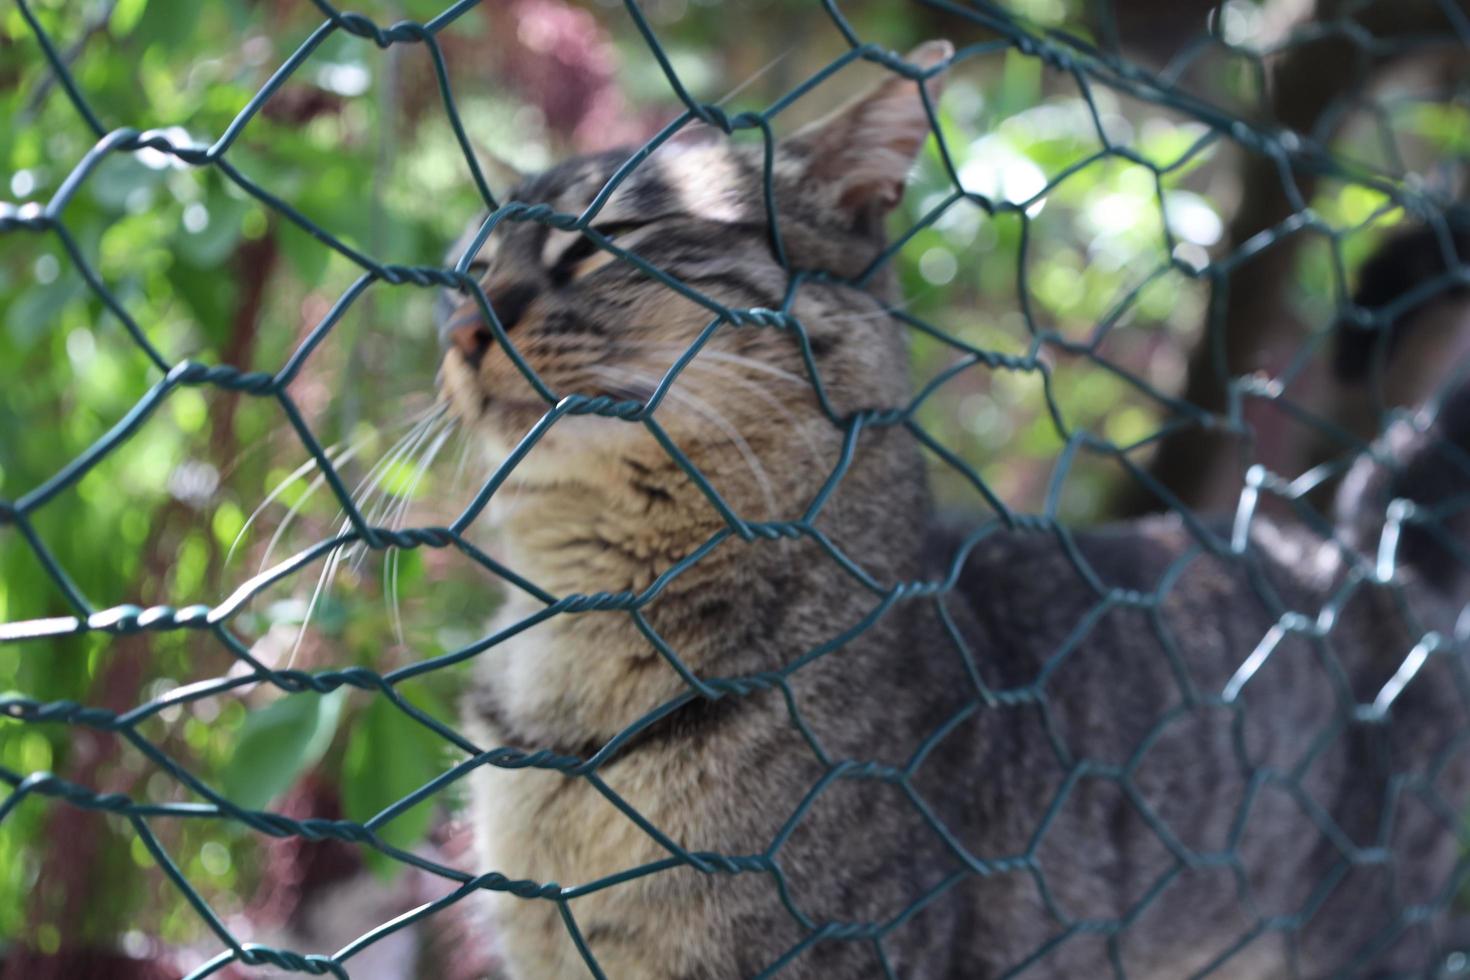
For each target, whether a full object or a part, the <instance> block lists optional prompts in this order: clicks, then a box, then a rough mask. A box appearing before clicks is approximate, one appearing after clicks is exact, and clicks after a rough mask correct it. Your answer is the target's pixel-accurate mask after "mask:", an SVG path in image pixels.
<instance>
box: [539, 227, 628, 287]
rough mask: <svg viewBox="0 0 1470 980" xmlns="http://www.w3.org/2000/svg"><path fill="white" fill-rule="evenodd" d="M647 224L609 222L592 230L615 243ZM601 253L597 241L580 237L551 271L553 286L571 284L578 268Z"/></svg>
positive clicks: (558, 258) (564, 252) (566, 249)
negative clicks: (620, 237) (619, 237)
mask: <svg viewBox="0 0 1470 980" xmlns="http://www.w3.org/2000/svg"><path fill="white" fill-rule="evenodd" d="M647 224H648V222H647V221H609V222H607V223H606V224H602V225H594V226H593V227H592V230H593V231H595V232H597V233H598V234H599V235H601V236H602V237H603V238H605V239H607V240H608V241H615V240H616V239H617V238H618V236H619V235H625V234H627V233H628V232H630V231H632V230H634V229H635V228H642V227H644V226H645V225H647ZM599 251H601V248H600V247H599V246H598V243H597V242H596V241H594V240H593V239H592V238H591V237H589V236H587V235H579V236H578V237H577V240H576V241H574V242H572V243H571V244H570V245H568V246H567V247H566V248H565V249H564V250H563V251H562V253H561V255H560V256H558V257H557V260H556V263H555V264H554V265H553V266H552V267H551V269H550V270H549V272H548V275H549V276H550V277H551V282H552V285H554V286H564V285H566V284H567V283H569V282H571V281H572V279H573V278H575V274H576V272H577V266H578V265H580V264H581V263H582V262H583V261H585V260H586V259H589V258H591V257H592V256H594V255H596V254H597V253H598V252H599Z"/></svg>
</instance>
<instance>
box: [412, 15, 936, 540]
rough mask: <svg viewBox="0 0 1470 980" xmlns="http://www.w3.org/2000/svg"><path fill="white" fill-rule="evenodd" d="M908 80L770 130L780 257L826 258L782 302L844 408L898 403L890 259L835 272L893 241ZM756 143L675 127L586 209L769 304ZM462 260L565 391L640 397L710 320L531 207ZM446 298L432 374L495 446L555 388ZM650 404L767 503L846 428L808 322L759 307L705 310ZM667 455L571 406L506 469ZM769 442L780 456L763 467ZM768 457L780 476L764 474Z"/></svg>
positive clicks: (709, 468)
mask: <svg viewBox="0 0 1470 980" xmlns="http://www.w3.org/2000/svg"><path fill="white" fill-rule="evenodd" d="M952 55H953V48H952V46H951V45H950V44H949V43H948V42H944V41H931V42H929V43H927V44H924V45H922V46H921V47H919V48H918V49H917V50H915V51H914V52H912V53H911V54H910V55H909V57H908V59H907V60H908V61H909V62H910V63H911V64H913V65H915V66H916V67H918V68H920V69H926V70H928V69H934V68H936V67H937V66H939V65H941V64H944V63H946V62H947V61H948V60H949V59H950V58H951V57H952ZM919 84H920V83H919V82H917V81H915V80H913V79H909V78H905V77H903V76H901V75H898V74H891V75H890V76H889V77H888V78H887V79H885V80H884V81H883V82H882V83H881V84H879V85H878V86H877V87H876V88H874V89H873V90H871V91H870V92H868V93H867V94H866V95H864V96H862V97H861V98H859V99H857V100H855V101H853V102H851V103H849V104H848V105H847V106H845V107H844V108H842V109H840V110H838V111H837V112H836V113H834V114H833V115H831V116H829V117H828V118H826V119H824V120H821V121H819V122H817V123H815V124H813V125H810V126H808V127H806V128H804V129H802V130H800V131H798V132H796V133H795V134H792V135H791V136H788V137H786V138H784V139H781V140H779V141H777V142H776V144H775V146H774V152H773V154H772V159H771V161H770V174H771V181H770V188H771V191H772V192H773V198H774V200H773V202H772V203H773V205H774V210H775V213H776V224H777V227H778V228H779V240H780V244H781V247H782V248H783V249H784V253H785V256H786V261H787V265H788V266H789V268H790V269H791V270H793V271H803V272H812V273H823V274H825V276H818V277H816V279H815V280H812V281H807V282H804V283H803V284H802V285H801V287H800V288H799V289H797V290H796V291H795V294H794V297H795V298H794V300H791V301H790V305H789V310H790V312H791V313H793V314H794V315H795V316H796V317H797V318H798V319H799V320H800V322H801V324H802V325H803V327H804V328H805V332H806V336H807V338H808V340H809V347H810V351H811V354H812V357H813V360H814V362H815V365H816V369H817V373H818V375H819V376H820V380H821V384H822V387H823V389H824V390H825V393H826V395H827V399H828V403H829V406H830V407H831V408H832V409H833V410H835V412H836V413H838V414H842V413H848V412H852V411H855V410H859V409H863V408H892V407H895V406H898V405H901V404H902V403H903V401H904V399H905V398H906V396H907V392H908V386H909V379H908V360H907V354H906V344H905V334H904V330H903V328H902V326H901V325H900V324H898V323H897V322H896V321H894V320H893V319H892V318H891V317H890V316H888V315H887V314H886V313H885V312H884V306H885V305H886V304H887V303H890V302H892V300H893V299H894V297H893V296H892V295H890V291H891V285H890V280H891V277H890V276H888V275H886V274H885V273H884V271H883V270H880V271H879V273H878V274H876V275H873V276H870V277H868V279H867V280H866V282H865V284H864V285H863V286H862V287H859V286H855V285H839V284H836V283H835V282H831V281H827V280H829V279H830V280H853V279H856V278H857V277H859V276H860V275H862V274H863V273H864V271H865V270H867V269H868V268H869V266H870V265H871V264H872V263H873V262H874V260H875V259H877V258H878V257H879V256H880V254H881V253H882V251H883V249H884V247H885V240H884V230H883V225H884V220H883V219H884V217H885V216H886V215H887V213H888V212H889V211H891V210H892V208H893V207H894V206H895V205H896V204H897V203H898V201H899V199H900V197H901V195H902V192H903V186H904V183H905V179H906V177H907V175H908V172H909V170H910V168H911V166H912V164H913V161H914V158H915V156H916V154H917V153H918V151H919V149H920V148H921V147H922V145H923V143H924V140H925V138H926V137H927V136H928V134H929V132H930V122H929V115H928V112H927V111H926V109H925V106H924V100H923V98H922V97H921V93H920V89H919ZM924 84H925V85H926V86H927V88H928V91H929V94H930V96H931V99H932V98H933V97H935V96H937V90H938V86H939V76H938V75H931V76H930V77H929V79H928V80H927V82H925V83H924ZM765 153H766V149H765V146H764V144H763V143H761V142H760V141H758V140H757V141H740V142H736V141H733V140H728V139H725V140H720V141H717V142H706V143H692V144H691V143H685V144H675V145H666V146H665V147H663V148H660V149H659V150H657V151H656V152H654V153H653V154H651V155H650V156H648V157H647V158H646V159H644V160H642V161H641V162H639V163H638V165H637V166H636V167H635V168H633V169H632V170H631V172H629V173H628V174H627V175H626V177H625V178H624V179H623V180H622V181H621V183H619V184H617V186H616V189H615V190H614V191H613V192H612V193H611V194H610V196H608V197H607V199H606V201H605V202H604V204H603V205H602V207H601V209H600V210H599V211H598V212H597V216H596V218H595V219H594V220H593V221H592V222H591V227H592V228H593V229H595V230H596V231H598V232H599V233H600V234H602V235H604V236H606V237H607V238H609V239H612V240H613V241H614V243H615V244H616V245H617V247H618V248H620V249H624V250H626V251H627V252H629V253H632V254H633V255H636V256H638V257H639V258H641V259H642V260H643V261H644V262H646V263H647V264H648V265H650V266H652V267H654V268H656V269H659V270H662V271H663V272H664V273H666V274H667V275H668V276H669V277H670V278H671V279H672V280H674V281H676V282H677V283H680V284H682V286H683V287H684V288H686V289H687V290H688V291H690V292H691V293H695V292H697V293H699V294H702V295H704V296H707V297H709V298H710V299H712V300H714V301H715V302H717V303H719V304H723V305H724V306H725V307H728V308H730V309H737V310H743V309H749V308H753V307H760V308H767V309H781V308H782V306H783V303H786V302H787V300H788V291H789V287H790V283H791V275H790V273H789V272H788V269H787V268H785V267H783V265H782V264H781V261H780V259H779V258H778V254H777V251H776V249H775V247H774V246H773V236H772V233H771V228H770V225H769V222H768V217H767V216H768V210H767V209H768V204H767V195H766V183H765V179H764V174H765V172H766V169H767V162H766V157H765ZM628 157H629V154H628V153H627V152H614V153H607V154H600V155H591V156H583V157H576V158H573V159H570V160H568V161H566V162H564V163H562V164H560V165H558V166H556V167H553V168H551V169H549V170H547V171H545V172H543V173H540V174H537V175H535V176H532V177H530V178H528V179H526V180H525V181H524V182H523V183H522V184H521V185H520V186H519V187H517V188H515V189H514V190H513V191H512V192H511V193H510V194H509V195H507V198H508V199H509V200H512V201H519V202H525V203H527V204H547V205H550V206H551V207H552V208H553V209H555V210H556V211H557V212H562V213H569V214H578V213H580V212H582V211H583V209H584V208H586V207H587V205H588V203H589V202H591V201H592V200H593V199H594V197H595V196H596V195H598V193H599V192H600V191H602V190H603V188H604V187H605V186H606V185H607V184H608V182H609V180H610V179H611V178H612V177H613V175H614V173H615V172H616V171H618V169H619V168H620V167H622V166H623V165H625V164H626V163H627V161H628ZM476 228H478V225H477V226H476ZM472 237H473V235H472V234H467V236H466V239H465V240H464V241H462V242H461V244H460V245H459V246H457V247H456V250H455V251H454V253H453V256H452V260H454V261H458V260H459V259H460V257H461V256H462V255H463V254H464V251H465V249H467V248H468V247H469V246H470V244H471V239H472ZM469 269H470V270H471V273H472V274H473V275H475V276H476V277H477V278H478V279H479V281H480V282H481V284H482V286H483V288H484V291H485V294H486V296H487V297H488V298H489V300H490V302H491V304H492V306H493V308H494V310H495V313H496V316H497V318H498V319H499V322H500V325H501V326H502V327H503V329H504V330H505V332H506V336H507V337H508V338H509V340H510V342H511V346H513V347H514V349H515V353H516V354H517V355H518V356H519V357H520V358H522V359H524V362H525V363H526V364H527V365H529V367H530V368H531V369H532V370H533V371H534V372H535V374H536V375H537V376H539V378H540V379H541V380H542V382H543V383H544V384H545V386H546V388H548V389H549V390H550V392H551V393H552V394H553V395H554V396H555V397H557V398H560V397H563V396H566V395H570V394H583V395H592V396H597V395H606V396H609V397H611V398H613V399H616V400H628V401H643V400H645V399H647V398H648V397H649V396H650V394H652V393H653V392H654V390H655V389H656V387H657V386H658V383H659V381H660V379H661V378H662V377H663V376H664V375H665V373H666V372H667V371H668V370H669V368H670V366H671V365H673V364H674V363H675V361H676V360H677V359H678V358H679V357H680V355H681V354H683V353H684V352H685V351H686V350H687V349H689V347H690V345H691V344H692V343H694V342H695V341H696V339H697V338H698V337H700V335H701V333H702V332H703V331H705V330H706V328H708V327H709V325H710V323H711V321H712V320H714V319H715V318H716V314H715V313H714V312H712V310H711V309H710V308H709V307H707V306H705V305H702V304H701V303H699V302H697V301H696V300H694V299H692V298H690V297H689V296H686V295H681V294H680V291H679V290H678V289H675V288H671V287H670V286H669V285H668V284H666V283H664V282H660V281H658V280H657V279H656V278H654V277H652V276H650V275H648V274H647V272H645V271H644V270H642V269H639V268H638V267H637V266H636V265H634V264H633V263H631V262H628V261H626V260H623V259H620V258H619V257H617V256H615V255H613V254H611V253H609V252H608V251H605V250H603V249H602V248H600V247H599V246H598V245H597V244H596V243H594V241H593V240H592V239H591V238H589V237H588V236H586V235H584V234H582V233H581V232H579V231H565V230H558V229H555V228H551V227H548V226H547V225H545V224H542V223H540V222H536V221H502V222H501V223H500V224H499V225H497V226H496V228H495V230H494V232H493V233H492V234H491V235H490V236H489V238H488V239H487V240H486V241H485V242H484V244H483V246H482V247H481V248H480V249H479V251H478V253H477V254H476V255H475V257H474V259H473V261H472V263H471V264H470V265H469ZM440 309H441V318H440V321H441V322H440V332H441V338H442V339H443V340H444V342H445V347H446V353H445V356H444V362H443V367H442V371H441V376H440V377H441V386H442V389H443V392H444V394H445V395H446V397H447V398H448V399H449V401H450V404H451V407H452V410H453V411H454V412H455V413H456V414H457V415H458V416H459V418H460V419H461V421H462V422H464V423H466V424H467V425H469V426H471V427H472V429H473V430H474V431H475V432H476V433H477V435H478V436H479V437H480V438H482V439H483V441H484V443H485V444H486V446H487V448H488V449H489V450H490V451H491V453H492V454H493V455H499V454H502V453H504V452H505V451H506V450H508V448H509V447H510V446H512V445H514V443H515V442H516V441H517V440H518V439H519V438H520V437H521V436H523V435H524V434H525V433H526V432H527V431H528V430H529V429H530V428H531V427H532V426H533V425H534V424H535V423H536V422H537V420H539V419H540V418H541V417H542V416H543V415H544V414H545V413H546V411H547V409H548V408H549V407H550V404H549V403H548V401H547V399H546V398H545V397H544V396H543V395H542V394H539V393H538V392H537V391H536V390H535V388H534V387H533V386H532V385H531V384H530V383H529V382H528V381H527V379H526V378H525V377H524V375H523V374H522V371H521V369H520V367H518V366H517V364H516V363H515V358H513V357H512V356H511V354H510V352H508V351H507V350H505V349H504V348H503V346H502V345H501V344H500V343H499V342H497V340H496V339H495V336H496V335H495V333H494V331H493V330H492V329H491V328H490V326H489V324H488V323H487V321H486V318H485V317H484V316H483V313H482V311H481V309H480V308H479V307H478V305H477V304H476V302H475V300H474V298H473V297H471V296H469V295H466V294H462V293H449V294H446V296H445V297H444V298H443V300H442V301H441V304H440ZM654 418H655V419H656V420H657V422H658V424H659V425H660V426H662V428H663V429H664V430H665V431H666V432H667V434H668V436H669V438H671V439H672V441H673V442H674V443H675V444H676V445H678V447H679V448H680V449H681V450H682V451H684V452H685V453H686V454H688V455H689V457H690V458H691V459H693V460H694V462H695V463H696V464H697V465H698V466H699V467H700V469H701V470H703V471H706V472H707V473H708V474H709V475H710V479H711V481H712V482H714V483H715V484H716V486H717V487H719V489H720V490H721V492H727V493H730V494H733V495H734V496H735V497H737V498H747V499H748V497H749V493H751V492H757V491H758V492H759V493H761V494H762V495H764V496H765V497H766V498H767V500H766V501H765V503H766V504H767V505H768V506H767V509H769V504H770V503H771V501H770V499H769V498H770V496H771V494H772V492H773V487H772V484H773V483H775V484H780V485H781V486H779V487H776V488H774V489H777V490H791V491H794V492H800V491H801V485H804V484H805V482H806V481H808V480H810V479H817V480H820V478H821V475H822V474H823V473H825V472H826V471H827V470H828V469H830V467H831V465H832V464H833V461H834V458H835V457H834V455H833V452H832V450H833V447H835V446H836V445H839V444H840V439H841V433H840V431H839V430H838V427H837V426H835V425H834V424H833V423H832V421H831V420H830V419H829V418H828V416H827V415H826V414H824V412H823V410H822V408H821V406H820V402H819V399H818V397H817V394H816V392H815V389H814V386H813V384H812V382H811V381H810V379H809V377H808V372H807V370H806V367H805V362H804V359H803V356H802V345H801V342H800V339H799V337H798V336H797V334H796V333H795V332H794V331H792V330H790V329H783V328H778V327H772V326H761V325H752V324H744V325H731V324H722V325H720V326H718V327H716V328H715V329H714V330H713V333H712V334H711V335H710V336H709V337H708V339H707V341H706V342H705V343H704V345H703V346H702V348H701V349H700V351H699V353H698V355H697V356H696V357H694V359H693V360H692V361H690V362H689V363H688V365H687V367H685V369H684V370H683V372H682V374H680V376H679V379H678V380H677V381H676V382H675V383H674V385H673V386H672V388H670V389H669V391H668V394H667V396H666V397H665V399H664V400H663V402H662V403H661V405H660V407H659V409H658V410H657V411H656V412H655V414H654ZM667 456H668V454H667V451H666V450H665V449H664V448H662V447H660V446H659V444H658V442H657V440H656V439H655V438H654V437H653V436H652V435H651V434H650V432H649V431H648V430H647V428H646V427H644V426H642V425H639V424H636V423H635V424H630V423H627V422H624V421H620V420H618V419H609V418H595V417H590V416H585V417H571V416H568V417H564V418H561V419H559V420H558V421H557V422H556V424H555V425H554V426H553V427H552V429H551V430H550V431H549V432H548V433H547V434H546V436H545V437H544V438H543V439H542V440H541V442H540V443H539V444H538V446H537V448H536V449H535V450H534V451H533V452H532V453H531V454H530V456H528V457H527V458H526V459H525V460H523V461H522V462H521V463H520V464H519V465H518V466H517V467H516V470H515V477H514V479H515V480H517V481H520V482H523V483H531V484H561V485H568V484H572V485H575V484H584V483H585V484H587V485H589V486H592V485H596V486H598V487H599V488H600V489H606V488H607V487H608V486H610V485H615V484H617V483H618V481H626V480H630V479H635V478H641V479H645V480H646V479H648V478H649V477H648V471H649V470H651V469H653V470H660V471H666V470H668V469H669V467H668V460H667ZM660 457H662V458H663V459H662V463H660V460H659V458H660ZM778 458H779V459H780V460H781V461H782V464H783V465H781V466H779V467H776V466H775V465H774V464H775V463H776V461H777V459H778ZM793 463H797V464H798V465H792V464H793ZM776 469H779V470H781V471H782V472H783V473H785V474H786V476H785V477H784V478H782V477H773V475H772V472H773V470H776ZM793 474H795V475H793ZM800 474H805V476H800ZM721 480H724V481H725V483H726V486H721V485H720V481H721ZM797 484H801V485H797ZM732 486H733V489H732V488H731V487H732ZM780 509H786V508H785V507H784V505H782V506H781V507H780ZM750 516H752V517H753V518H755V519H760V518H761V517H762V515H761V514H760V513H755V514H752V515H750Z"/></svg>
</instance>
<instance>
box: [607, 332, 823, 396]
mask: <svg viewBox="0 0 1470 980" xmlns="http://www.w3.org/2000/svg"><path fill="white" fill-rule="evenodd" d="M621 346H624V347H629V348H633V349H636V350H651V351H660V352H663V351H673V352H676V353H678V354H683V353H684V352H685V351H687V350H688V349H689V345H688V344H674V343H668V342H666V341H639V340H627V341H622V342H621ZM709 361H720V362H723V363H726V364H733V365H737V366H739V367H744V368H748V369H750V370H751V371H756V372H758V373H760V374H765V375H769V376H771V377H773V378H780V379H781V380H782V381H785V382H788V383H790V384H796V385H801V386H802V387H804V388H810V387H811V385H812V383H811V380H810V379H808V378H804V377H802V376H801V375H799V374H795V373H793V372H791V371H786V370H783V369H782V368H778V367H776V366H775V365H774V364H767V363H766V362H765V361H760V360H756V359H755V358H753V357H746V356H745V355H743V354H736V353H733V352H731V351H723V350H712V349H710V348H708V347H706V348H705V349H704V350H701V351H700V352H699V353H698V354H697V355H695V357H694V359H693V360H692V361H690V362H689V367H693V366H694V365H696V364H700V363H706V364H707V363H708V362H709Z"/></svg>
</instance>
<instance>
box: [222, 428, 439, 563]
mask: <svg viewBox="0 0 1470 980" xmlns="http://www.w3.org/2000/svg"><path fill="white" fill-rule="evenodd" d="M433 411H434V406H430V407H429V408H427V409H425V410H424V411H422V412H417V413H415V414H414V415H412V416H410V417H409V418H408V419H406V420H404V421H402V422H399V423H396V424H394V425H390V426H388V427H387V430H386V431H389V432H391V431H393V430H394V429H398V428H400V427H402V426H405V425H407V426H412V427H417V426H418V425H421V424H423V422H424V421H425V420H426V419H427V418H428V416H429V415H430V414H431V413H432V412H433ZM404 438H407V436H405V437H404ZM372 439H373V434H369V435H367V436H364V437H363V438H361V439H359V440H358V441H357V442H355V443H353V444H352V445H351V446H350V447H348V449H347V450H346V451H345V452H343V453H342V455H340V456H338V457H337V458H335V459H334V458H332V453H334V452H335V451H336V450H337V448H338V446H340V443H338V444H334V445H332V446H329V447H327V448H326V450H325V453H326V455H327V460H328V462H329V463H331V465H332V467H333V468H334V469H336V468H339V467H341V466H342V465H343V464H345V463H347V462H349V461H351V460H352V459H353V458H354V457H355V456H356V455H357V453H358V452H359V451H360V450H361V449H362V448H363V447H364V446H366V445H367V444H368V443H369V442H371V441H372ZM400 441H401V440H400ZM314 465H316V460H315V459H310V460H307V462H306V463H303V464H302V465H301V466H300V467H298V468H297V470H296V471H295V472H293V473H292V474H291V475H290V476H288V477H287V478H286V480H285V481H283V482H282V483H281V485H280V486H278V487H276V489H275V490H273V491H271V493H270V494H269V495H268V496H267V497H266V499H265V500H263V501H262V502H261V504H260V506H259V507H257V508H256V509H255V512H254V513H252V514H251V515H250V518H249V520H247V521H246V522H245V526H244V527H242V528H241V529H240V532H241V534H243V533H244V532H245V530H246V529H247V528H249V527H250V525H251V523H252V522H253V521H254V520H255V518H256V517H257V516H258V515H259V514H260V512H261V511H262V510H263V509H264V507H265V506H266V505H267V504H269V503H270V502H271V501H272V500H274V499H275V498H276V497H278V496H280V494H281V492H282V491H283V490H285V488H286V487H287V486H289V485H290V484H291V483H292V482H293V481H294V480H296V479H298V478H299V477H300V476H301V475H302V474H303V473H305V472H306V471H307V470H309V469H310V468H311V467H312V466H314ZM326 479H327V478H326V474H325V473H319V474H318V475H317V476H316V478H315V479H313V480H312V481H311V483H310V484H309V485H308V486H307V488H306V491H305V493H303V494H302V495H301V497H300V498H299V499H298V500H297V501H296V502H295V503H294V504H292V505H291V507H290V509H288V510H287V511H286V516H285V517H284V518H283V519H282V520H281V523H280V524H279V525H277V526H276V529H275V531H274V532H273V533H272V534H271V538H270V542H269V543H268V544H267V545H266V549H265V557H264V558H262V559H261V564H260V570H263V569H265V568H266V567H268V566H269V564H270V558H271V555H272V554H273V553H274V552H275V549H276V545H277V544H278V543H279V542H280V540H281V538H282V537H283V536H284V535H285V533H286V531H287V530H289V529H290V526H291V524H292V522H294V521H295V520H296V517H297V515H298V514H299V513H300V512H301V509H302V508H303V507H304V506H305V505H306V503H307V501H308V500H310V499H311V497H312V496H313V495H314V494H315V493H316V492H317V491H318V490H320V489H321V488H322V486H324V485H325V484H326ZM357 489H358V490H361V489H362V485H361V484H359V485H358V488H357ZM239 540H240V536H239V535H237V536H236V539H235V544H232V545H231V546H230V553H231V554H233V553H234V550H235V545H237V544H239ZM228 560H229V558H228V557H226V561H228Z"/></svg>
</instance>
